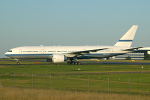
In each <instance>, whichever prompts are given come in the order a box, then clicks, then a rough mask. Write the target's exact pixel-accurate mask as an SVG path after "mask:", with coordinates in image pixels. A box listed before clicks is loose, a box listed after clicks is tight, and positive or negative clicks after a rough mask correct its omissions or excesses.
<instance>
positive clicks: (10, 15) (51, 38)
mask: <svg viewBox="0 0 150 100" xmlns="http://www.w3.org/2000/svg"><path fill="white" fill-rule="evenodd" d="M149 4H150V0H0V46H1V47H0V50H1V52H0V58H2V57H5V55H4V53H5V52H6V51H8V50H9V49H11V48H14V47H19V46H38V45H46V46H51V45H62V46H63V45H65V46H66V45H67V46H70V45H114V44H115V43H116V42H117V41H118V40H119V39H120V38H121V37H122V36H123V35H124V33H126V31H128V29H129V28H130V27H131V26H132V25H139V28H138V30H137V33H136V36H135V39H134V42H133V44H132V46H133V47H136V46H147V47H149V46H150V44H149V43H150V39H149V38H150V28H149V27H150V13H149V12H150V6H149Z"/></svg>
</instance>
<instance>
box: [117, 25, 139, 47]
mask: <svg viewBox="0 0 150 100" xmlns="http://www.w3.org/2000/svg"><path fill="white" fill-rule="evenodd" d="M137 28H138V25H133V26H132V27H131V28H130V29H129V31H128V32H127V33H126V34H125V35H124V36H123V37H122V38H121V39H120V40H119V41H118V42H117V43H116V44H115V45H114V46H126V47H130V46H131V44H132V41H133V39H134V36H135V33H136V30H137Z"/></svg>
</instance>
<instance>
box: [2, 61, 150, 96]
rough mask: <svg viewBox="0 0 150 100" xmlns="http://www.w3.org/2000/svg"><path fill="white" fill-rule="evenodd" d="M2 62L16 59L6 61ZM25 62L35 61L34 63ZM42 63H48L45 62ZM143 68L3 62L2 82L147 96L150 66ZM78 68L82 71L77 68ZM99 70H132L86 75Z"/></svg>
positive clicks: (149, 91) (3, 83)
mask: <svg viewBox="0 0 150 100" xmlns="http://www.w3.org/2000/svg"><path fill="white" fill-rule="evenodd" d="M0 63H2V64H4V63H7V64H8V63H12V62H4V61H2V62H0ZM23 63H24V64H34V62H23ZM40 64H44V62H41V63H40ZM143 67H144V68H142V65H107V64H106V65H103V64H101V65H67V64H65V63H63V64H59V66H58V65H57V64H52V63H46V64H44V65H38V64H37V65H1V66H0V82H1V85H2V86H9V87H21V88H38V89H40V88H42V89H43V88H45V89H57V90H71V91H90V92H104V93H108V92H109V93H119V94H120V93H125V94H129V91H130V94H145V95H146V94H150V80H149V77H150V73H149V71H150V65H143ZM78 68H80V71H77V69H78ZM98 72H131V73H103V74H84V73H98ZM132 72H147V73H132ZM14 73H15V74H14ZM64 73H65V74H64ZM73 73H74V74H73ZM129 79H130V81H129ZM129 87H130V88H129Z"/></svg>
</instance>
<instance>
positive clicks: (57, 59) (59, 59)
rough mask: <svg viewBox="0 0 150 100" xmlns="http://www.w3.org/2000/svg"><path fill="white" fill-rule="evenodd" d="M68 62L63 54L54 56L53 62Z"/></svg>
mask: <svg viewBox="0 0 150 100" xmlns="http://www.w3.org/2000/svg"><path fill="white" fill-rule="evenodd" d="M65 60H66V57H65V55H62V54H53V57H52V61H53V62H54V63H58V62H64V61H65Z"/></svg>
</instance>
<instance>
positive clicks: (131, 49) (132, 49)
mask: <svg viewBox="0 0 150 100" xmlns="http://www.w3.org/2000/svg"><path fill="white" fill-rule="evenodd" d="M139 48H143V47H136V48H130V49H125V50H123V51H134V50H136V51H138V49H139Z"/></svg>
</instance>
